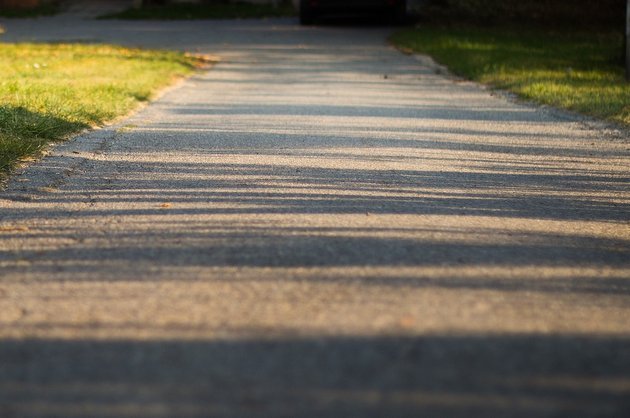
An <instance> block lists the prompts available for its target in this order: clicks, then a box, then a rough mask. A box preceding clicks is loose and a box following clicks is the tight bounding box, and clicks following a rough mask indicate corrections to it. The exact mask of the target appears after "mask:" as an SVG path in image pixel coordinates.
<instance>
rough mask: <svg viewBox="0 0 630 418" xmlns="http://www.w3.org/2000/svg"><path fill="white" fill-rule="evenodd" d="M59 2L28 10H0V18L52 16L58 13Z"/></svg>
mask: <svg viewBox="0 0 630 418" xmlns="http://www.w3.org/2000/svg"><path fill="white" fill-rule="evenodd" d="M59 10H60V4H59V2H50V3H43V4H41V5H39V6H36V7H30V8H8V7H7V8H2V9H0V17H9V18H12V17H16V18H29V17H39V16H52V15H55V14H57V13H59Z"/></svg>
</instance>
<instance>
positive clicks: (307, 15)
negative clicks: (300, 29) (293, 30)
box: [300, 0, 315, 25]
mask: <svg viewBox="0 0 630 418" xmlns="http://www.w3.org/2000/svg"><path fill="white" fill-rule="evenodd" d="M308 1H309V0H300V24H301V25H312V24H313V23H314V22H315V13H314V12H313V10H312V9H311V7H310V6H309V5H308Z"/></svg>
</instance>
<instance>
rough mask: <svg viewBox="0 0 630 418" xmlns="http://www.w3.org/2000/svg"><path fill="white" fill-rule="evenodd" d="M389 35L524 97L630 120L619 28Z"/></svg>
mask: <svg viewBox="0 0 630 418" xmlns="http://www.w3.org/2000/svg"><path fill="white" fill-rule="evenodd" d="M391 41H392V42H393V43H394V44H395V45H396V46H398V47H399V48H401V49H403V50H405V51H409V52H419V53H425V54H428V55H430V56H432V57H433V58H434V59H435V60H436V61H437V62H439V63H440V64H443V65H445V66H447V67H448V68H449V69H450V70H451V71H452V72H453V73H455V74H457V75H460V76H463V77H466V78H469V79H472V80H475V81H478V82H481V83H486V84H489V85H491V86H494V87H497V88H500V89H507V90H509V91H512V92H515V93H517V94H518V95H519V96H520V97H522V98H525V99H528V100H533V101H535V102H538V103H543V104H549V105H553V106H557V107H562V108H565V109H570V110H573V111H577V112H581V113H584V114H587V115H591V116H595V117H599V118H605V119H609V120H612V121H616V122H621V123H625V124H630V84H628V83H627V82H626V81H625V79H624V69H623V67H622V65H621V54H622V49H623V47H622V44H623V39H622V36H621V34H619V33H616V32H599V33H577V32H571V31H568V32H564V31H563V32H553V31H549V30H544V29H531V28H530V29H523V30H514V29H501V28H483V29H481V28H473V27H462V26H455V27H453V26H450V27H440V26H435V25H420V26H419V27H418V28H416V29H407V30H403V31H400V32H398V33H396V34H394V35H393V36H392V37H391Z"/></svg>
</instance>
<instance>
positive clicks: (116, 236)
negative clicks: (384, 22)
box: [0, 17, 630, 418]
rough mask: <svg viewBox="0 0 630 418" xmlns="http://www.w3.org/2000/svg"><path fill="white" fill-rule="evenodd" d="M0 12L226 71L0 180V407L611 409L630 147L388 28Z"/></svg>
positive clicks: (620, 386)
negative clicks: (454, 69) (495, 87)
mask: <svg viewBox="0 0 630 418" xmlns="http://www.w3.org/2000/svg"><path fill="white" fill-rule="evenodd" d="M69 19H70V18H68V17H60V18H56V19H53V18H51V19H40V20H38V21H11V22H3V24H4V25H5V26H6V27H7V30H8V32H7V34H6V36H5V41H12V40H24V39H30V40H55V41H68V40H72V41H79V40H84V41H110V42H118V43H124V44H135V45H146V46H165V47H172V48H188V49H191V50H198V51H203V52H210V53H215V54H219V55H221V56H222V57H223V62H222V63H221V64H219V65H217V66H216V67H215V68H214V69H213V70H212V71H209V72H207V73H205V74H202V75H199V76H196V77H194V78H193V79H191V80H189V81H187V82H185V83H183V84H182V85H180V86H178V87H177V88H176V89H173V90H170V91H169V92H167V93H166V94H165V95H164V96H163V97H162V98H161V99H160V100H158V101H157V102H155V103H154V104H153V105H151V106H149V107H147V108H145V109H144V110H143V111H141V112H140V113H138V114H136V115H135V116H133V117H132V118H131V119H129V120H126V121H122V122H120V123H119V124H118V125H116V126H112V127H107V128H104V129H101V130H97V131H94V132H91V133H88V134H85V135H83V136H81V137H80V138H77V139H75V140H74V141H71V142H69V143H67V144H65V145H63V146H60V147H58V148H57V149H56V150H55V151H54V152H53V153H52V155H51V156H50V157H48V158H46V159H44V160H43V161H41V162H40V163H38V164H36V165H34V166H32V167H31V168H30V169H28V170H27V171H26V172H25V173H24V174H22V175H20V176H17V177H16V178H15V179H14V180H13V181H12V182H11V184H10V185H9V187H8V189H7V190H5V191H4V192H1V193H0V273H1V276H2V278H1V280H0V321H1V322H0V324H1V325H0V416H2V417H3V418H8V417H58V416H63V417H74V416H77V417H79V416H80V417H97V416H98V417H101V416H115V417H141V416H147V417H149V416H150V417H204V416H213V417H214V416H221V417H223V416H225V417H246V416H247V417H250V416H251V417H419V416H423V417H532V416H535V417H567V416H571V417H590V416H592V417H622V416H628V414H629V412H630V321H629V318H630V295H629V293H630V245H629V244H630V226H629V222H628V221H629V217H630V188H629V170H628V168H629V167H630V158H629V154H630V153H629V152H628V150H629V141H628V136H627V135H626V134H625V133H623V132H617V131H615V130H614V129H610V128H606V126H604V125H598V124H596V123H591V122H588V121H581V120H579V119H577V118H572V117H570V116H568V115H565V114H562V113H560V112H555V111H551V110H546V109H540V108H536V107H533V106H529V105H524V104H518V103H514V102H513V101H510V100H508V99H506V98H502V97H495V96H494V95H493V94H491V93H490V92H488V91H486V90H484V89H482V88H480V87H478V86H476V85H474V84H471V83H466V82H461V81H454V80H451V79H449V78H445V77H444V76H441V75H439V74H436V71H435V69H434V67H432V66H431V65H428V64H427V63H426V62H425V61H423V60H421V59H419V58H414V57H409V56H405V55H402V54H400V53H398V52H397V51H395V50H394V49H392V48H391V47H389V46H387V44H386V42H385V38H386V35H387V33H388V31H387V30H385V29H379V28H356V27H355V28H340V27H325V28H309V29H304V28H300V27H298V26H296V25H295V22H294V21H292V20H270V21H240V22H183V23H174V22H171V23H138V22H102V21H96V22H94V21H87V20H84V21H79V20H69Z"/></svg>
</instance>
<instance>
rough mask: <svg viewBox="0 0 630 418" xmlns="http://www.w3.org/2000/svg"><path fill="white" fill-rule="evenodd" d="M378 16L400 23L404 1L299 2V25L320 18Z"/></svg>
mask: <svg viewBox="0 0 630 418" xmlns="http://www.w3.org/2000/svg"><path fill="white" fill-rule="evenodd" d="M368 13H370V14H374V15H376V14H378V15H379V16H386V17H387V18H389V19H391V20H394V21H396V22H400V21H402V20H404V18H405V16H406V14H407V1H406V0H300V23H301V24H303V25H310V24H312V23H313V22H314V21H315V20H316V19H317V18H319V17H321V16H355V15H357V14H368Z"/></svg>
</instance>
